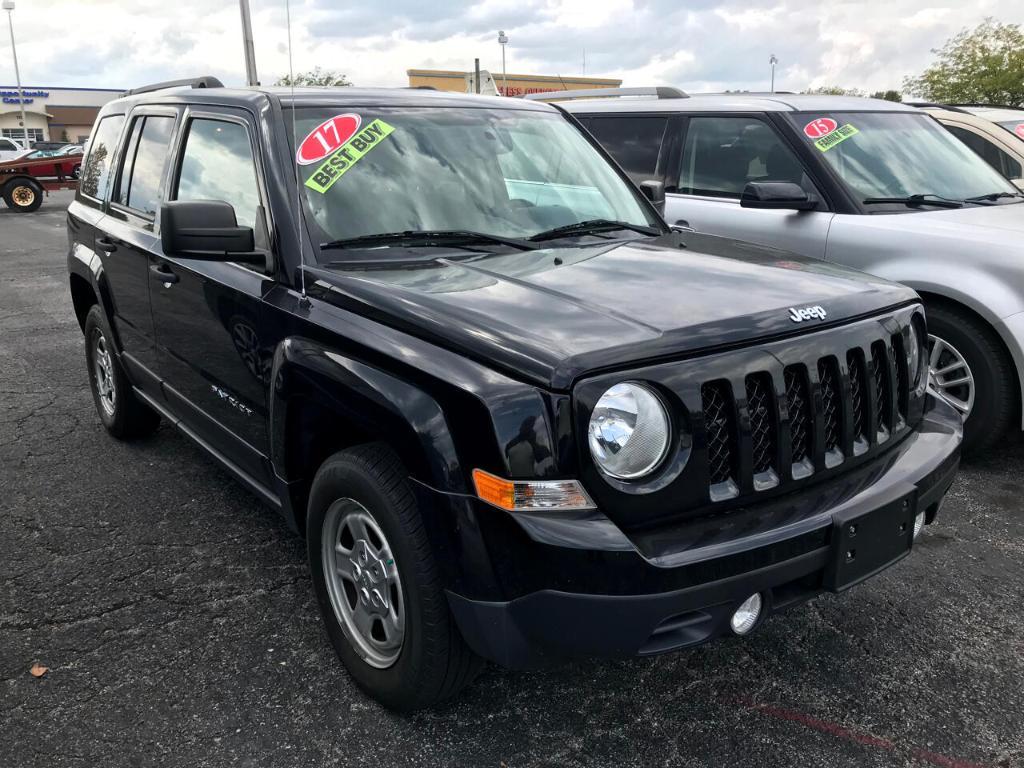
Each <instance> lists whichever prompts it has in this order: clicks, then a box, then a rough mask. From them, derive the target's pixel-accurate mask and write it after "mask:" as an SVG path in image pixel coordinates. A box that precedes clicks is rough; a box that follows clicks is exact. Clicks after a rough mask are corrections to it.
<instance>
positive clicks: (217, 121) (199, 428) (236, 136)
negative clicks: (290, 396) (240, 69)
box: [150, 107, 272, 485]
mask: <svg viewBox="0 0 1024 768" xmlns="http://www.w3.org/2000/svg"><path fill="white" fill-rule="evenodd" d="M254 135H255V129H254V127H253V125H252V124H251V123H250V122H249V118H247V117H246V114H245V113H243V112H241V111H237V110H230V109H220V108H217V109H208V108H205V107H204V108H203V111H202V112H199V111H195V110H189V111H188V112H187V113H186V115H185V119H184V124H183V127H182V131H181V139H180V141H179V146H178V149H177V152H176V157H175V161H174V169H173V172H172V173H171V179H170V184H169V194H168V198H169V199H171V200H222V201H224V202H227V203H230V204H231V205H232V206H233V207H234V210H235V217H236V219H237V221H238V224H239V226H247V227H253V228H254V229H255V231H256V244H257V247H258V248H266V245H267V244H266V242H265V234H263V233H265V232H266V231H267V230H266V228H265V227H264V226H263V225H262V223H261V221H260V220H261V219H262V217H263V215H264V214H263V209H262V207H261V202H260V200H261V197H260V187H259V183H258V177H257V171H256V165H255V159H254V158H255V155H254V152H253V142H252V136H254ZM261 240H263V241H264V242H261ZM151 268H152V269H153V270H154V271H155V272H156V273H158V276H157V278H156V279H155V280H154V282H153V283H152V284H151V293H150V295H151V303H152V308H153V324H154V329H155V334H156V341H157V347H158V351H159V363H158V373H159V376H160V378H161V379H162V380H163V383H164V390H165V393H166V395H167V398H168V401H169V403H170V404H171V407H172V408H173V409H174V411H175V413H176V414H177V415H179V417H180V418H181V419H182V421H183V422H184V424H185V425H186V426H187V427H189V428H190V429H191V430H192V431H194V432H195V433H196V434H197V435H198V436H199V437H200V438H202V439H203V440H204V441H206V442H207V443H208V444H209V445H210V446H211V447H212V448H213V449H214V450H216V451H217V452H219V453H220V454H221V455H222V456H223V457H224V458H226V459H228V460H229V461H231V462H232V463H233V464H235V465H236V466H237V467H238V468H239V469H241V470H242V471H243V472H244V473H245V474H246V475H248V476H249V477H250V478H252V479H254V480H256V481H257V482H258V483H260V484H262V485H266V484H267V483H268V480H269V470H268V463H267V461H266V455H267V450H268V449H267V445H268V436H267V429H266V425H267V399H266V392H267V382H266V375H267V370H268V367H269V364H270V358H269V353H268V352H267V350H266V348H265V345H264V344H263V343H262V341H261V337H262V334H261V331H260V304H261V298H262V296H263V294H264V293H265V292H266V291H267V290H269V287H270V286H271V285H272V283H271V281H270V280H269V278H268V277H267V275H264V274H261V273H260V272H258V271H255V270H253V269H252V268H250V267H245V266H241V265H238V264H234V263H227V262H218V261H202V260H198V259H189V258H183V257H177V256H171V255H166V254H164V253H163V252H162V250H161V251H158V252H156V253H155V256H154V258H153V263H152V264H151Z"/></svg>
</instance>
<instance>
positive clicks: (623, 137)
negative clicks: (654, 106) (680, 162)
mask: <svg viewBox="0 0 1024 768" xmlns="http://www.w3.org/2000/svg"><path fill="white" fill-rule="evenodd" d="M667 125H668V118H667V117H593V118H591V120H590V126H589V127H590V132H591V133H592V134H594V138H596V139H597V140H598V141H599V142H600V143H601V144H602V146H604V148H605V149H607V150H608V154H610V155H611V156H612V157H614V158H615V159H616V160H617V161H618V162H619V165H621V166H622V168H623V169H624V170H625V171H626V173H628V174H629V177H630V178H631V179H633V181H634V182H636V183H637V184H639V183H640V182H643V181H650V180H652V179H660V178H661V176H660V175H659V173H658V156H659V155H660V154H661V144H662V140H663V139H664V138H665V127H666V126H667Z"/></svg>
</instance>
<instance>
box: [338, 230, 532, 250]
mask: <svg viewBox="0 0 1024 768" xmlns="http://www.w3.org/2000/svg"><path fill="white" fill-rule="evenodd" d="M482 244H486V245H507V246H509V247H510V248H516V249H517V250H520V251H532V250H534V249H535V248H536V247H537V246H535V245H532V244H531V243H528V242H527V241H526V240H517V239H516V238H514V237H500V236H499V235H488V234H487V233H486V232H472V231H470V230H468V229H465V230H464V229H445V230H441V229H439V230H427V231H421V232H414V231H413V230H406V231H405V232H380V233H378V234H375V235H361V236H360V237H346V238H344V239H342V240H331V241H330V242H327V243H320V250H321V251H329V250H334V249H336V248H365V247H374V246H384V247H386V246H392V245H394V246H403V245H407V246H412V247H417V246H421V247H432V248H442V247H444V246H446V245H453V246H460V245H482Z"/></svg>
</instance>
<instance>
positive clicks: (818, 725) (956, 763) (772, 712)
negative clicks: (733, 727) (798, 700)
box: [738, 700, 986, 768]
mask: <svg viewBox="0 0 1024 768" xmlns="http://www.w3.org/2000/svg"><path fill="white" fill-rule="evenodd" d="M738 703H739V704H740V705H742V706H744V707H746V708H747V709H752V710H754V711H756V712H761V713H763V714H766V715H768V716H770V717H775V718H778V719H780V720H789V721H790V722H793V723H799V724H800V725H803V726H805V727H807V728H811V729H812V730H815V731H819V732H821V733H827V734H829V735H830V736H835V737H836V738H840V739H845V740H847V741H852V742H854V743H855V744H862V745H864V746H866V747H876V748H877V749H884V750H887V751H889V752H895V751H897V750H898V747H897V746H896V744H895V743H894V742H892V741H889V740H888V739H883V738H880V737H878V736H872V735H871V734H870V733H859V732H857V731H852V730H850V729H849V728H845V727H843V726H841V725H839V724H838V723H830V722H828V721H827V720H820V719H818V718H816V717H812V716H811V715H805V714H803V713H801V712H794V711H793V710H790V709H783V708H781V707H773V706H771V705H769V704H755V703H753V702H750V701H743V700H740V701H739V702H738ZM910 756H911V757H913V758H914V759H915V760H920V761H921V762H925V763H931V764H932V765H937V766H939V767H940V768H986V766H983V765H981V764H980V763H972V762H971V761H969V760H960V759H958V758H955V757H946V756H945V755H940V754H938V753H937V752H929V751H928V750H926V749H919V748H918V747H912V748H911V749H910Z"/></svg>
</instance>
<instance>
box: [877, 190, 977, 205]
mask: <svg viewBox="0 0 1024 768" xmlns="http://www.w3.org/2000/svg"><path fill="white" fill-rule="evenodd" d="M861 202H862V203H864V204H865V205H871V204H872V203H896V204H902V205H909V206H918V205H934V206H935V207H936V208H963V207H964V201H963V200H951V199H950V198H948V197H942V195H934V194H931V193H927V194H923V195H908V196H907V197H868V198H866V199H864V200H861Z"/></svg>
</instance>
